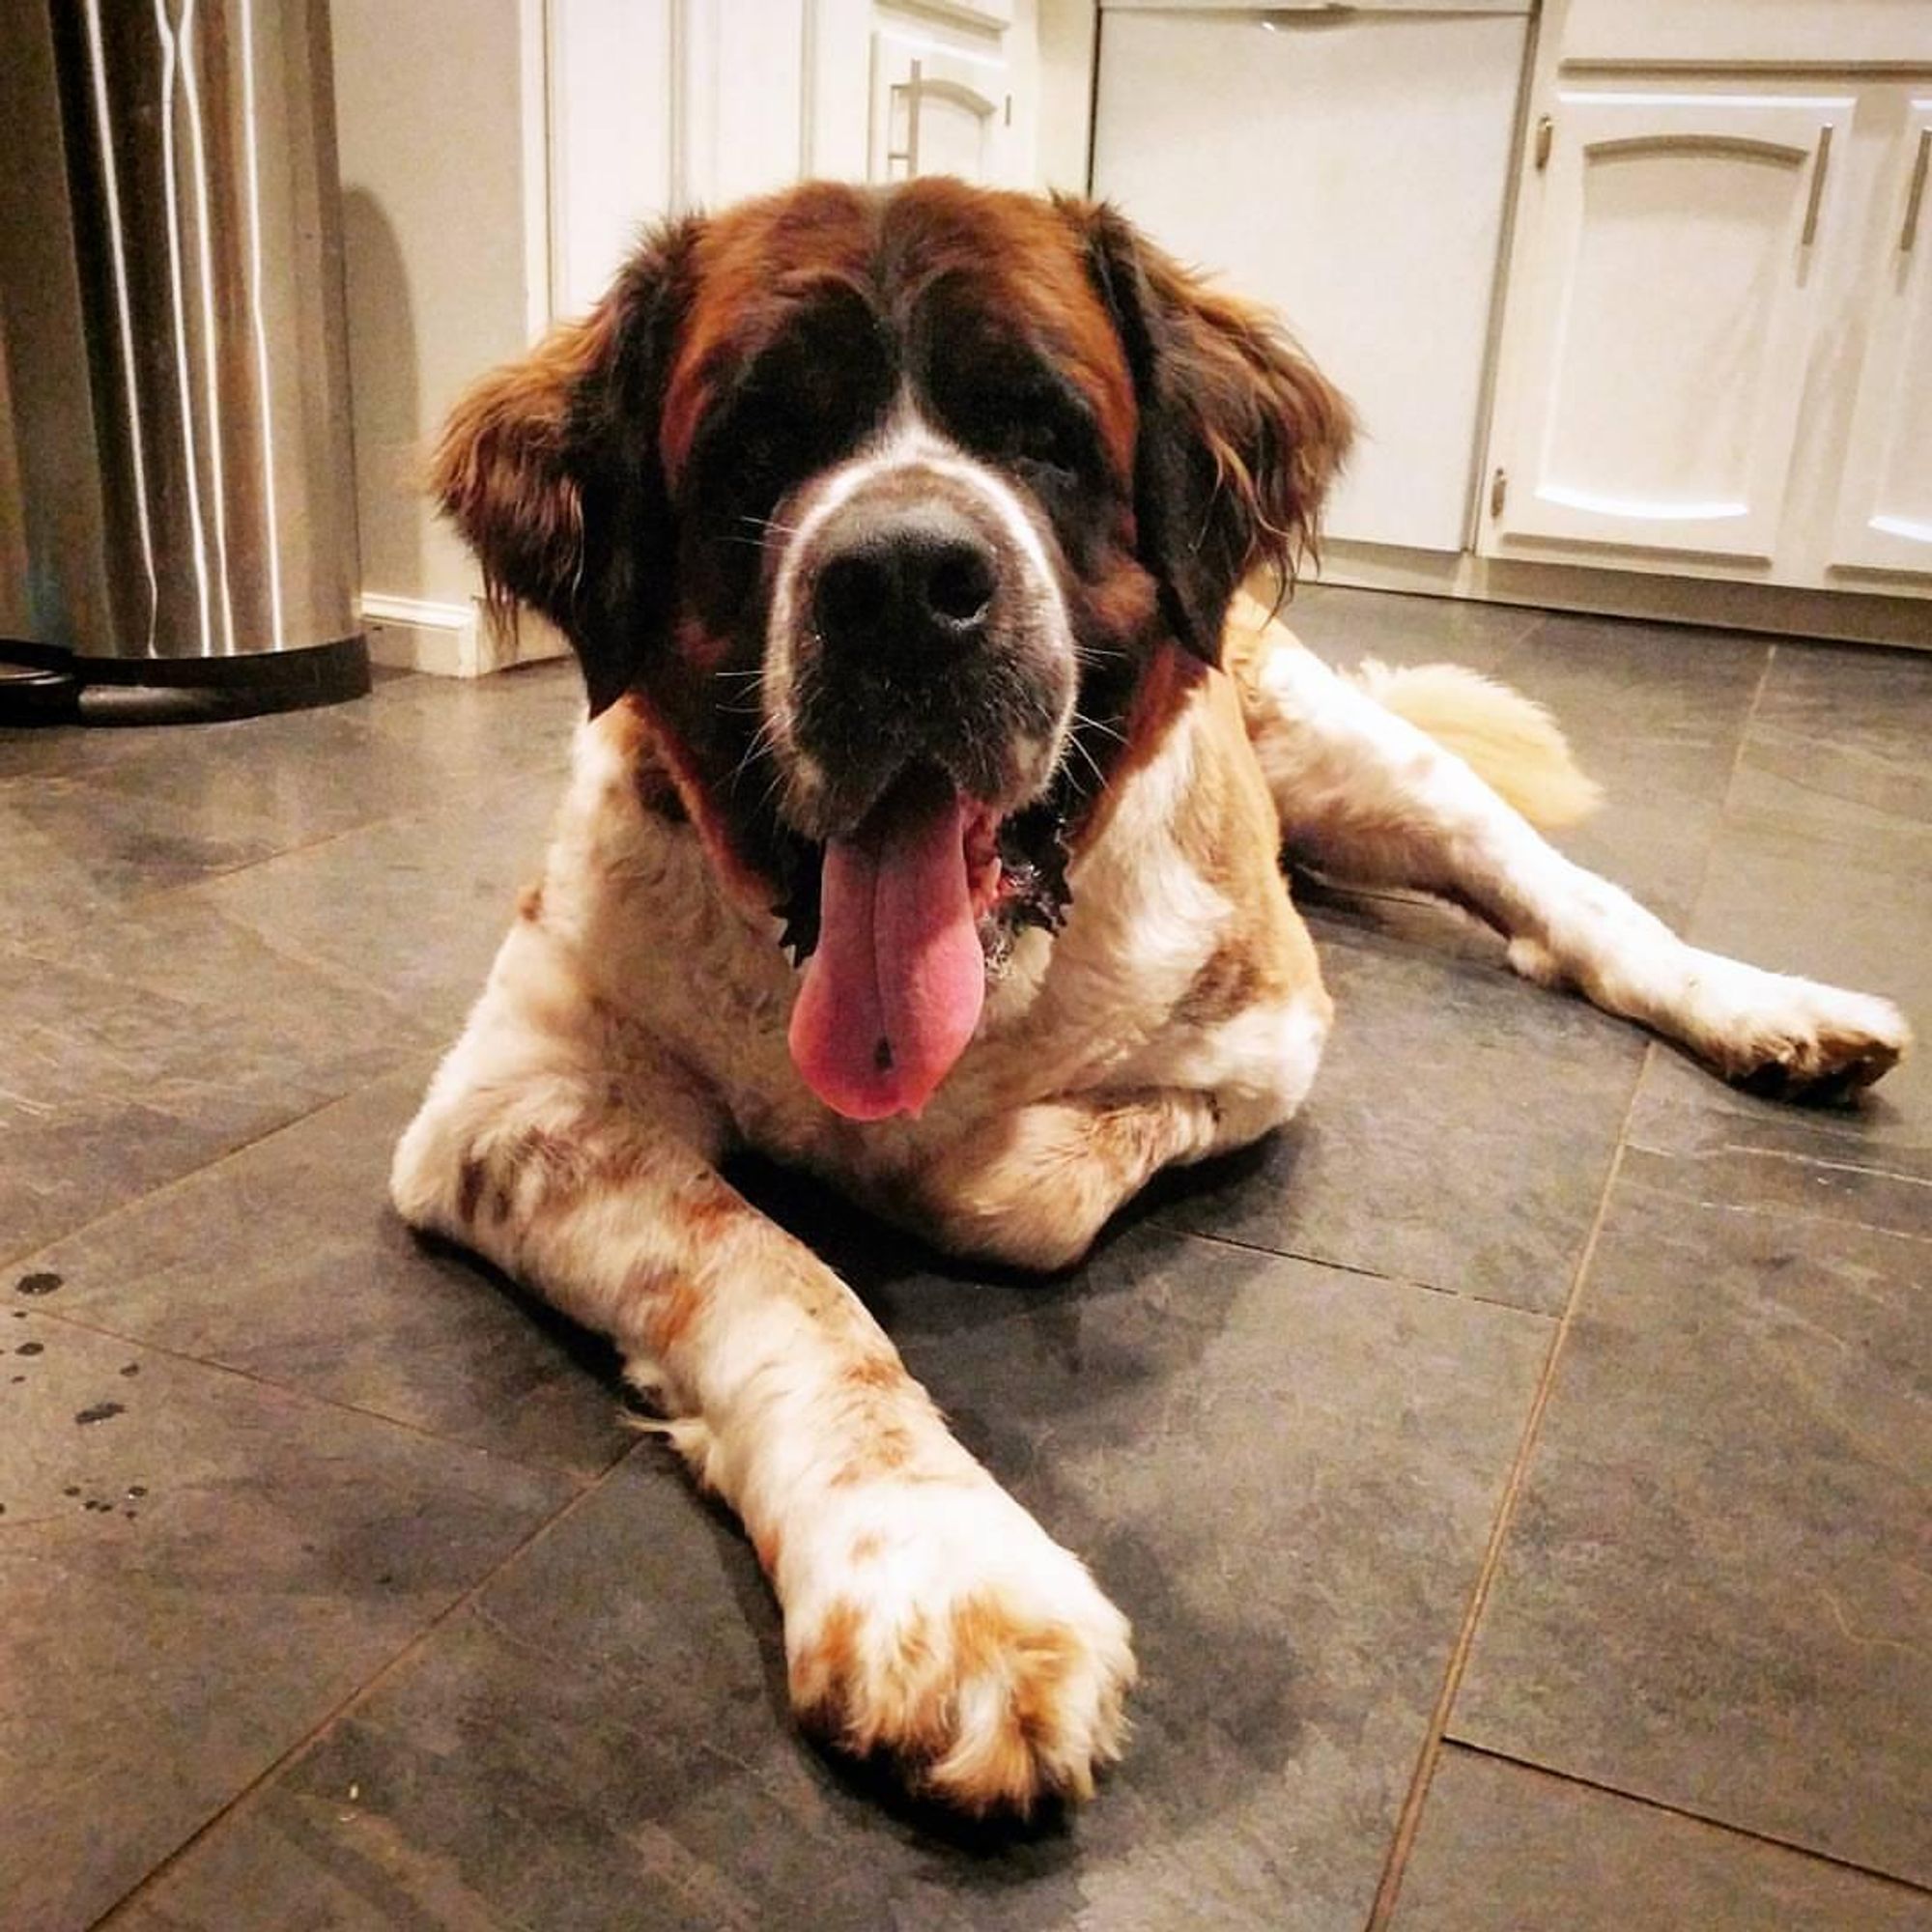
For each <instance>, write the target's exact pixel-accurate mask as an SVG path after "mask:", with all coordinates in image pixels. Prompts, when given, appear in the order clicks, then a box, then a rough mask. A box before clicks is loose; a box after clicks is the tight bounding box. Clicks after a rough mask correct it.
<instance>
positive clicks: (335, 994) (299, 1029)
mask: <svg viewBox="0 0 1932 1932" xmlns="http://www.w3.org/2000/svg"><path fill="white" fill-rule="evenodd" d="M439 1033H440V1028H433V1027H431V1026H429V1025H426V1024H425V1023H424V1022H422V1021H421V1020H419V1019H418V1018H416V1017H415V1016H414V1015H413V1014H412V1013H411V1012H409V1011H408V1010H406V1009H403V1008H401V1007H399V1006H396V1005H394V1004H392V1003H390V1002H389V1001H387V1000H385V999H384V997H383V996H382V995H381V994H380V993H379V992H376V991H374V990H372V989H370V988H368V987H366V986H361V985H357V984H355V983H354V982H353V981H351V980H349V979H348V977H347V976H346V975H344V974H341V973H338V972H335V971H332V970H327V969H323V968H318V967H317V966H315V965H313V964H311V963H310V962H307V961H305V960H303V959H301V958H298V957H291V956H290V955H289V953H288V952H287V951H286V950H284V949H283V948H281V947H279V946H277V945H274V944H270V943H269V942H266V941H265V940H264V939H263V938H262V937H260V936H259V935H258V934H256V933H254V932H251V931H250V930H249V929H248V928H247V927H245V926H243V925H241V924H238V923H235V922H233V921H231V920H228V919H226V918H224V917H223V916H222V915H221V913H220V912H219V911H218V910H217V909H216V908H214V907H213V906H212V905H211V904H209V903H208V902H207V901H206V900H203V899H201V898H199V897H197V896H196V895H193V894H192V893H184V894H171V895H168V896H167V897H166V898H163V899H157V900H155V901H153V902H151V903H149V904H147V905H144V906H141V907H139V908H135V909H131V910H129V911H127V912H124V913H120V914H116V915H110V916H104V917H100V918H97V919H93V920H89V921H86V922H84V923H81V924H79V925H76V926H74V927H71V928H70V929H69V930H68V931H67V933H66V934H65V936H64V938H63V939H62V940H61V941H60V942H59V943H55V942H53V941H48V942H46V943H45V951H44V952H34V953H28V952H15V953H7V952H0V1039H4V1040H5V1042H6V1051H5V1055H4V1059H0V1260H5V1259H7V1258H9V1257H11V1256H14V1255H19V1254H23V1253H25V1252H27V1251H28V1250H30V1249H32V1248H36V1247H39V1246H41V1245H42V1244H43V1243H44V1242H46V1241H49V1240H52V1239H55V1238H56V1237H58V1236H62V1235H65V1234H68V1233H70V1232H71V1231H72V1230H73V1229H75V1228H78V1227H80V1226H82V1225H83V1224H85V1223H86V1222H88V1221H91V1220H93V1219H94V1218H95V1217H96V1216H97V1215H99V1214H103V1213H105V1212H107V1211H108V1210H109V1209H110V1208H115V1207H118V1206H120V1205H121V1204H122V1203H124V1202H127V1201H128V1200H131V1199H133V1198H134V1197H136V1196H137V1195H139V1194H141V1193H144V1192H146V1191H147V1190H148V1189H149V1188H152V1187H156V1186H158V1185H159V1184H161V1183H162V1182H164V1181H168V1180H173V1179H177V1178H178V1177H179V1176H181V1175H184V1174H186V1173H188V1172H190V1171H192V1170H193V1169H194V1168H196V1167H199V1166H201V1165H203V1164H204V1163H206V1162H207V1161H210V1160H213V1159H214V1158H215V1157H216V1156H217V1155H219V1154H222V1153H225V1152H227V1151H229V1150H231V1149H232V1148H235V1147H237V1146H239V1145H241V1143H242V1142H244V1141H246V1140H250V1139H252V1138H254V1137H255V1136H256V1135H258V1134H262V1133H266V1132H268V1131H270V1129H271V1128H273V1127H277V1126H280V1125H282V1124H284V1123H285V1122H289V1121H291V1120H293V1119H295V1118H296V1117H297V1116H298V1115H300V1114H303V1113H306V1112H308V1111H309V1110H311V1109H312V1108H314V1107H317V1106H320V1105H321V1104H323V1103H324V1102H325V1101H327V1100H330V1099H334V1098H336V1097H337V1096H339V1095H341V1094H345V1093H348V1092H350V1091H351V1090H352V1089H354V1088H355V1087H358V1086H361V1085H363V1084H365V1083H366V1082H368V1081H369V1080H372V1079H374V1078H376V1077H378V1076H379V1075H381V1074H384V1073H386V1072H388V1071H389V1070H390V1069H391V1068H393V1067H394V1066H395V1065H396V1064H397V1063H398V1061H399V1060H401V1059H403V1058H404V1057H405V1056H406V1055H409V1054H411V1053H420V1052H421V1051H422V1050H423V1049H424V1048H425V1046H427V1045H428V1044H429V1043H430V1042H431V1041H432V1040H433V1039H435V1038H436V1037H437V1036H438V1034H439Z"/></svg>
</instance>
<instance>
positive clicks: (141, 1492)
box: [128, 1483, 148, 1497]
mask: <svg viewBox="0 0 1932 1932" xmlns="http://www.w3.org/2000/svg"><path fill="white" fill-rule="evenodd" d="M147 1493H148V1486H147V1484H146V1483H129V1484H128V1495H129V1496H130V1497H139V1496H145V1495H146V1494H147Z"/></svg>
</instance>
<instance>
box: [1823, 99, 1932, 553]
mask: <svg viewBox="0 0 1932 1932" xmlns="http://www.w3.org/2000/svg"><path fill="white" fill-rule="evenodd" d="M1928 173H1932V100H1915V101H1913V103H1912V109H1911V115H1910V119H1909V120H1908V122H1907V126H1906V134H1905V139H1904V141H1903V142H1902V143H1901V144H1900V153H1899V156H1898V162H1897V165H1896V166H1894V167H1893V168H1890V169H1889V170H1888V171H1887V175H1886V178H1885V182H1884V185H1883V186H1882V188H1881V193H1882V195H1883V196H1884V197H1885V203H1884V206H1885V211H1886V213H1887V214H1888V216H1889V217H1891V218H1889V219H1888V221H1887V223H1886V233H1885V241H1886V242H1887V243H1888V244H1889V245H1888V246H1887V247H1886V250H1885V253H1884V255H1883V256H1882V257H1881V258H1880V259H1879V260H1877V261H1875V262H1873V263H1871V264H1870V265H1869V266H1868V268H1867V270H1866V278H1865V281H1864V284H1863V288H1864V291H1865V298H1864V301H1863V303H1862V307H1863V310H1864V313H1865V315H1866V317H1867V319H1868V321H1869V325H1870V334H1869V335H1868V337H1867V339H1866V344H1865V356H1864V366H1863V369H1862V371H1861V375H1860V379H1859V395H1858V402H1857V405H1856V406H1855V408H1854V411H1853V417H1852V433H1851V440H1850V443H1849V446H1848V450H1847V455H1846V461H1845V475H1844V487H1843V491H1842V494H1841V496H1840V498H1839V503H1840V512H1839V517H1838V524H1837V531H1836V542H1835V544H1834V546H1833V565H1834V566H1837V567H1845V568H1851V569H1866V570H1905V571H1922V572H1932V181H1928V179H1927V176H1928Z"/></svg>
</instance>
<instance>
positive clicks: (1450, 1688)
mask: <svg viewBox="0 0 1932 1932" xmlns="http://www.w3.org/2000/svg"><path fill="white" fill-rule="evenodd" d="M1654 1050H1655V1049H1654V1048H1653V1049H1648V1050H1646V1053H1645V1057H1644V1061H1643V1063H1642V1065H1639V1067H1638V1069H1637V1078H1636V1080H1635V1081H1634V1083H1633V1085H1632V1088H1631V1095H1630V1100H1629V1102H1628V1103H1627V1104H1626V1106H1625V1109H1624V1118H1623V1121H1622V1122H1621V1124H1620V1125H1619V1127H1618V1130H1617V1144H1616V1151H1615V1152H1614V1153H1613V1154H1612V1155H1611V1157H1610V1166H1609V1171H1608V1173H1607V1174H1606V1175H1605V1179H1604V1191H1603V1195H1602V1198H1601V1199H1600V1200H1599V1201H1598V1203H1597V1211H1596V1214H1595V1215H1594V1216H1593V1217H1592V1219H1591V1223H1590V1233H1589V1236H1588V1237H1587V1239H1586V1240H1585V1241H1584V1243H1583V1252H1582V1254H1581V1255H1580V1256H1579V1257H1578V1258H1577V1269H1576V1272H1575V1274H1574V1275H1573V1276H1572V1277H1571V1282H1570V1293H1569V1294H1568V1295H1567V1296H1565V1298H1564V1303H1563V1313H1562V1314H1561V1316H1559V1317H1558V1319H1557V1322H1556V1333H1555V1334H1554V1335H1553V1336H1551V1337H1550V1342H1549V1349H1548V1353H1547V1354H1546V1355H1545V1356H1544V1358H1543V1369H1542V1372H1541V1374H1540V1375H1539V1376H1538V1378H1537V1384H1536V1392H1535V1394H1534V1395H1532V1396H1531V1398H1530V1404H1529V1412H1528V1414H1527V1415H1526V1416H1525V1417H1524V1418H1523V1427H1522V1435H1521V1436H1520V1438H1519V1440H1518V1443H1517V1450H1516V1454H1515V1456H1514V1457H1513V1458H1512V1459H1511V1462H1510V1467H1509V1473H1508V1474H1507V1475H1506V1476H1505V1477H1504V1479H1503V1493H1502V1497H1501V1499H1500V1501H1499V1502H1498V1503H1497V1505H1496V1513H1495V1517H1494V1520H1492V1523H1491V1525H1490V1535H1489V1540H1488V1542H1487V1543H1486V1544H1485V1546H1484V1548H1483V1559H1482V1563H1481V1565H1480V1566H1479V1568H1478V1569H1477V1572H1476V1583H1475V1588H1474V1589H1473V1590H1472V1591H1471V1593H1470V1596H1469V1602H1468V1605H1467V1606H1466V1608H1465V1609H1464V1611H1463V1623H1462V1628H1461V1629H1460V1630H1459V1631H1458V1632H1457V1634H1456V1642H1455V1644H1454V1646H1453V1647H1452V1648H1451V1650H1450V1653H1449V1662H1448V1666H1447V1667H1446V1669H1445V1670H1444V1671H1443V1674H1442V1687H1441V1689H1440V1690H1439V1691H1438V1692H1437V1693H1436V1698H1435V1709H1434V1710H1433V1711H1432V1712H1431V1713H1430V1719H1429V1729H1428V1732H1427V1734H1426V1735H1425V1736H1424V1738H1423V1741H1422V1749H1421V1751H1420V1752H1419V1754H1418V1755H1417V1758H1416V1764H1415V1771H1414V1774H1413V1776H1411V1778H1410V1780H1409V1786H1408V1791H1407V1794H1406V1797H1405V1798H1404V1800H1403V1805H1402V1810H1401V1812H1400V1813H1399V1814H1398V1816H1397V1819H1396V1828H1395V1835H1394V1837H1393V1838H1392V1839H1391V1840H1390V1843H1389V1851H1388V1858H1387V1860H1386V1861H1384V1863H1383V1866H1382V1875H1381V1882H1380V1883H1379V1884H1378V1886H1377V1888H1376V1897H1375V1904H1374V1906H1373V1907H1372V1908H1371V1910H1370V1913H1369V1920H1368V1927H1367V1932H1383V1928H1385V1927H1386V1926H1387V1924H1388V1922H1389V1920H1390V1918H1392V1917H1393V1915H1394V1912H1395V1906H1396V1900H1397V1897H1398V1896H1399V1895H1400V1893H1401V1890H1402V1880H1403V1873H1404V1871H1405V1869H1406V1866H1407V1863H1408V1856H1409V1853H1410V1852H1411V1851H1412V1850H1413V1849H1414V1846H1415V1834H1416V1832H1417V1830H1418V1828H1419V1827H1420V1825H1421V1823H1422V1807H1423V1804H1424V1803H1425V1802H1426V1800H1427V1799H1428V1796H1429V1787H1430V1783H1431V1781H1432V1780H1433V1779H1434V1777H1435V1767H1436V1764H1437V1762H1438V1761H1439V1759H1440V1758H1441V1755H1442V1746H1443V1741H1444V1739H1445V1737H1446V1736H1447V1734H1448V1729H1449V1718H1450V1713H1451V1712H1452V1711H1453V1710H1454V1709H1455V1704H1456V1698H1457V1695H1458V1693H1459V1692H1460V1691H1461V1690H1462V1688H1463V1673H1464V1671H1466V1670H1467V1668H1468V1664H1469V1656H1470V1653H1471V1652H1472V1651H1473V1650H1474V1648H1475V1642H1476V1631H1477V1628H1478V1626H1479V1625H1480V1624H1481V1622H1482V1619H1483V1613H1484V1611H1485V1610H1486V1609H1487V1608H1488V1607H1489V1601H1490V1592H1491V1590H1492V1587H1493V1586H1494V1583H1495V1579H1496V1573H1497V1572H1498V1570H1500V1569H1501V1567H1502V1555H1503V1548H1504V1545H1505V1544H1506V1543H1507V1542H1508V1540H1509V1532H1510V1529H1511V1527H1512V1525H1513V1524H1514V1522H1515V1519H1516V1508H1517V1503H1518V1500H1519V1498H1520V1495H1521V1493H1522V1490H1523V1487H1524V1485H1525V1483H1526V1482H1527V1481H1528V1477H1529V1465H1530V1463H1531V1462H1532V1460H1533V1459H1534V1457H1535V1453H1536V1444H1537V1438H1538V1436H1539V1435H1541V1433H1542V1428H1543V1417H1544V1412H1545V1410H1546V1409H1548V1406H1549V1398H1550V1395H1551V1393H1552V1391H1553V1390H1554V1388H1555V1384H1556V1371H1557V1368H1558V1367H1559V1365H1560V1364H1561V1361H1562V1358H1563V1348H1564V1344H1565V1343H1566V1342H1567V1341H1568V1340H1569V1338H1570V1330H1571V1328H1572V1327H1573V1326H1574V1325H1575V1322H1576V1319H1577V1304H1578V1301H1579V1300H1580V1298H1581V1295H1582V1291H1583V1284H1584V1282H1585V1281H1586V1280H1587V1279H1588V1277H1589V1272H1590V1264H1591V1263H1592V1262H1594V1261H1595V1260H1596V1256H1597V1244H1598V1242H1599V1240H1600V1239H1601V1238H1602V1236H1603V1232H1604V1222H1605V1219H1606V1218H1607V1216H1608V1213H1609V1206H1610V1197H1611V1195H1612V1194H1613V1193H1615V1191H1616V1184H1617V1177H1618V1176H1619V1175H1620V1174H1621V1173H1622V1172H1623V1164H1624V1134H1625V1132H1626V1131H1627V1130H1628V1128H1629V1126H1630V1119H1631V1115H1632V1113H1633V1112H1634V1109H1635V1107H1636V1096H1637V1094H1638V1093H1639V1092H1641V1090H1642V1086H1643V1067H1644V1066H1645V1065H1648V1064H1649V1053H1650V1052H1651V1051H1654Z"/></svg>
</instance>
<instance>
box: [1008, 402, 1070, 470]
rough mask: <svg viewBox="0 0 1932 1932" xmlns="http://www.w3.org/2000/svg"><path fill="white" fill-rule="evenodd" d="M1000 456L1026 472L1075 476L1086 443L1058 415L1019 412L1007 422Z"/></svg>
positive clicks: (1039, 412)
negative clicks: (1030, 470) (1038, 470)
mask: <svg viewBox="0 0 1932 1932" xmlns="http://www.w3.org/2000/svg"><path fill="white" fill-rule="evenodd" d="M1001 440H1002V445H1003V449H1002V453H1003V454H1004V455H1006V456H1007V457H1009V459H1010V460H1011V461H1013V462H1015V463H1020V464H1025V465H1027V466H1029V467H1030V468H1034V469H1051V470H1055V471H1057V472H1058V473H1060V474H1062V475H1065V476H1074V475H1077V474H1078V473H1079V471H1080V469H1081V466H1082V464H1083V462H1084V461H1085V458H1086V447H1087V446H1086V439H1085V438H1084V437H1083V436H1082V434H1081V433H1080V430H1079V429H1078V427H1077V426H1076V425H1075V424H1073V423H1071V422H1069V421H1067V420H1066V418H1065V416H1063V415H1061V414H1060V413H1059V412H1053V411H1048V410H1044V409H1039V408H1037V407H1036V408H1033V409H1021V410H1018V411H1015V412H1014V413H1013V414H1012V415H1011V416H1010V417H1009V419H1008V423H1007V428H1006V433H1005V435H1004V437H1003V438H1002V439H1001Z"/></svg>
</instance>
